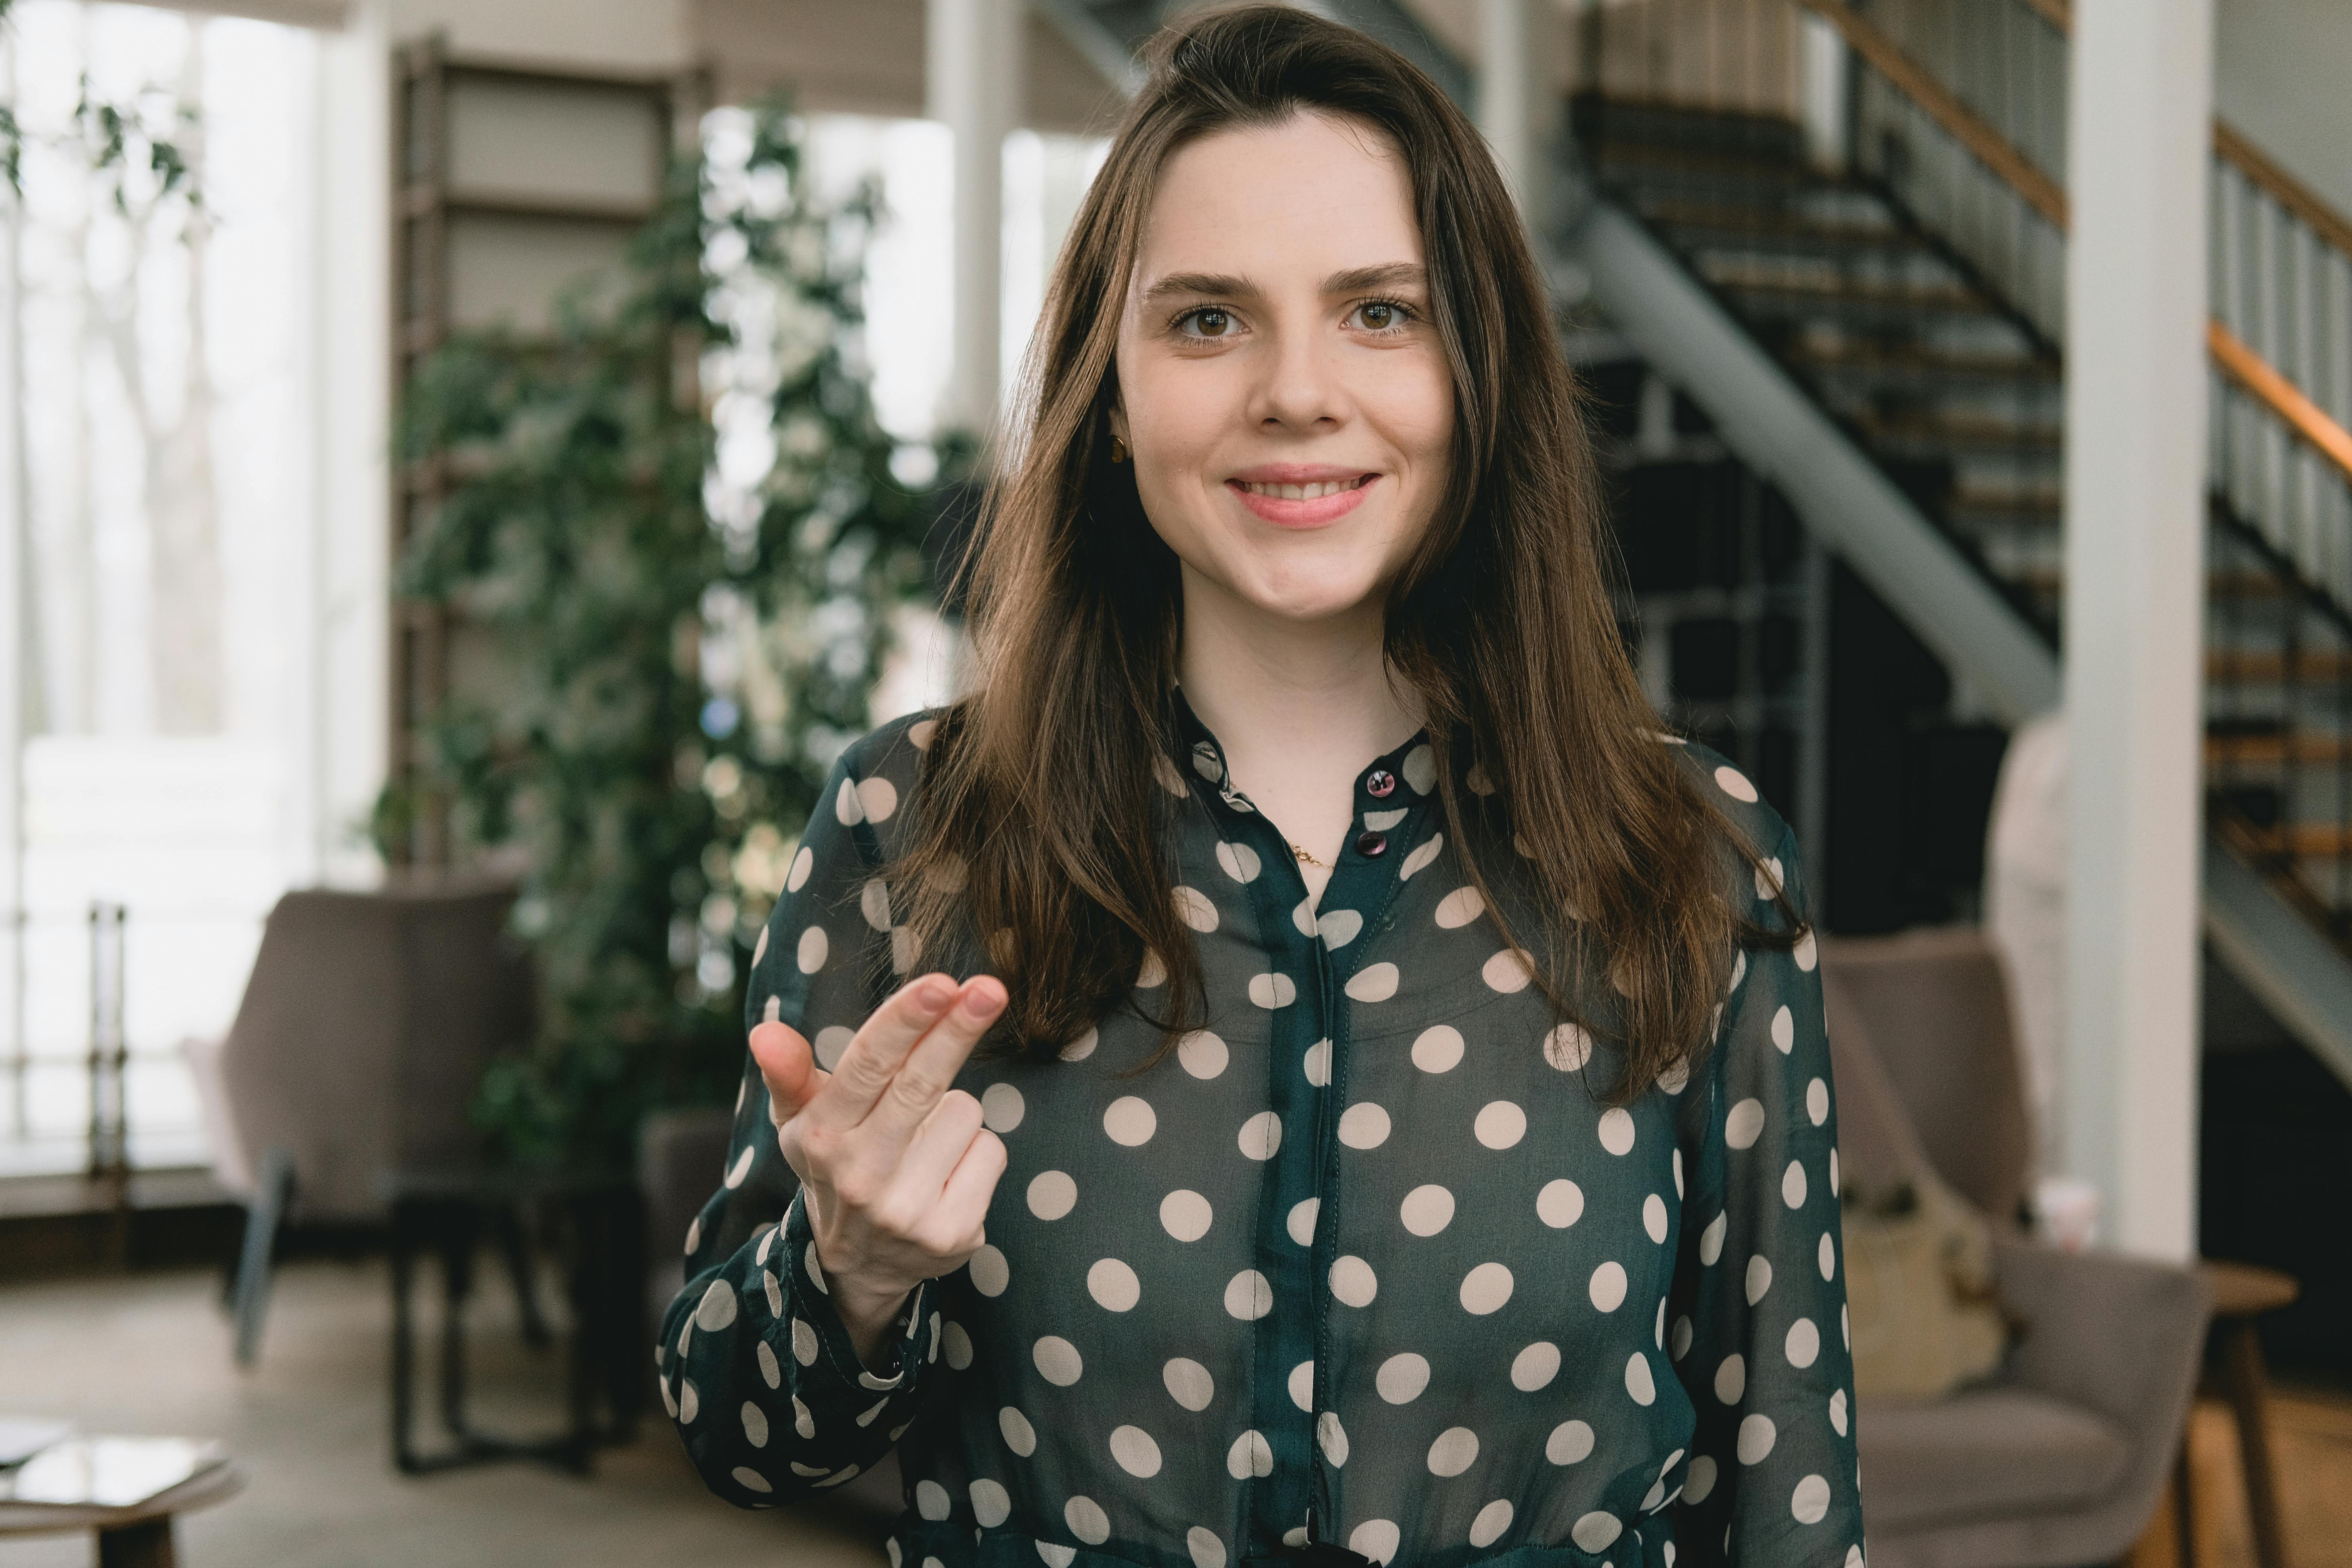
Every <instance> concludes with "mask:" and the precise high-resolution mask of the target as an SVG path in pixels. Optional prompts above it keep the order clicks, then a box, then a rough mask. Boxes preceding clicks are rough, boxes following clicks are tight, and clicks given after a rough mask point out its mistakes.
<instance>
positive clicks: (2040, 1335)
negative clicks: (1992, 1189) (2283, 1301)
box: [1993, 1237, 2213, 1449]
mask: <svg viewBox="0 0 2352 1568" xmlns="http://www.w3.org/2000/svg"><path fill="white" fill-rule="evenodd" d="M1993 1267H1994V1269H1995V1272H1996V1277H1997V1279H1998V1280H1999V1287H2000V1300H2001V1305H2002V1306H2003V1307H2005V1308H2007V1309H2008V1310H2010V1311H2011V1313H2013V1314H2015V1315H2016V1316H2017V1317H2019V1318H2021V1319H2023V1320H2024V1321H2025V1325H2026V1327H2025V1331H2024V1335H2023V1338H2022V1339H2021V1342H2019V1344H2018V1347H2017V1349H2016V1351H2015V1352H2014V1353H2013V1354H2012V1356H2011V1361H2010V1366H2009V1379H2010V1381H2011V1382H2014V1383H2018V1384H2024V1385H2025V1386H2027V1387H2030V1388H2034V1389H2038V1390H2040V1391H2041V1392H2042V1393H2044V1394H2053V1395H2055V1396H2057V1397H2058V1398H2061V1399H2064V1400H2067V1401H2068V1402H2070V1403H2072V1404H2075V1405H2083V1406H2085V1407H2087V1408H2089V1409H2092V1410H2095V1411H2097V1412H2098V1413H2099V1414H2100V1415H2105V1416H2106V1417H2107V1418H2108V1419H2109V1420H2112V1421H2114V1422H2116V1423H2117V1424H2118V1425H2119V1426H2123V1427H2124V1428H2125V1429H2126V1430H2127V1431H2130V1432H2133V1433H2135V1434H2140V1433H2160V1434H2161V1435H2162V1436H2163V1437H2164V1439H2165V1444H2164V1446H2165V1447H2167V1449H2169V1447H2170V1444H2171V1441H2172V1440H2173V1439H2174V1438H2175V1437H2177V1436H2179V1428H2180V1423H2181V1421H2182V1419H2183V1418H2184V1416H2185V1415H2186V1413H2187V1411H2188V1408H2189V1395H2190V1394H2192V1393H2193V1392H2194V1391H2195V1388H2196V1385H2197V1373H2198V1368H2199V1366H2200V1364H2201V1363H2202V1361H2203V1358H2204V1347H2205V1326H2206V1323H2207V1321H2208V1320H2209V1319H2210V1317H2211V1315H2212V1310H2213V1292H2212V1288H2211V1287H2210V1286H2209V1285H2208V1284H2207V1283H2206V1281H2205V1278H2204V1276H2203V1275H2201V1274H2200V1273H2198V1272H2197V1271H2196V1270H2195V1269H2192V1268H2177V1267H2174V1266H2172V1265H2168V1264H2162V1263H2151V1262H2147V1261H2143V1260H2141V1259H2138V1258H2121V1257H2117V1256H2115V1255H2114V1254H2107V1253H2068V1252H2059V1251H2056V1250H2054V1249H2053V1248H2051V1247H2042V1246H2037V1245H2035V1244H2033V1243H2032V1242H2029V1241H2024V1240H2021V1239H2016V1238H2011V1237H2002V1238H1999V1239H1997V1240H1996V1241H1995V1242H1994V1244H1993Z"/></svg>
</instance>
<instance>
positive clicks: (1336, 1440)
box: [1315, 1410, 1348, 1467]
mask: <svg viewBox="0 0 2352 1568" xmlns="http://www.w3.org/2000/svg"><path fill="white" fill-rule="evenodd" d="M1315 1446H1316V1447H1318V1448H1320V1449H1322V1450H1323V1457H1324V1458H1326V1459H1328V1460H1329V1461H1330V1462H1331V1464H1332V1465H1333V1466H1334V1467H1337V1466H1340V1465H1344V1464H1346V1463H1347V1462H1348V1429H1347V1428H1346V1427H1345V1426H1340V1425H1339V1415H1338V1414H1337V1413H1335V1412H1333V1411H1329V1410H1326V1411H1325V1412H1323V1414H1322V1415H1318V1416H1317V1417H1316V1418H1315Z"/></svg>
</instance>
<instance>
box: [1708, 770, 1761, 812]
mask: <svg viewBox="0 0 2352 1568" xmlns="http://www.w3.org/2000/svg"><path fill="white" fill-rule="evenodd" d="M1715 783H1716V787H1717V788H1718V789H1720V790H1722V791H1723V793H1724V794H1726V795H1729V796H1730V797H1731V798H1732V799H1734V800H1744V801H1747V802H1748V803H1750V804H1751V805H1752V804H1753V803H1754V802H1755V799H1756V786H1755V785H1754V784H1749V783H1748V776H1747V775H1746V774H1745V773H1741V772H1740V771H1739V770H1738V768H1734V767H1720V768H1717V769H1716V770H1715Z"/></svg>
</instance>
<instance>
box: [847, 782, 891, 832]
mask: <svg viewBox="0 0 2352 1568" xmlns="http://www.w3.org/2000/svg"><path fill="white" fill-rule="evenodd" d="M857 805H858V809H859V810H861V811H863V812H864V813H865V814H866V821H868V822H887V821H889V820H890V814H891V813H892V812H894V811H897V810H898V785H896V784H892V783H891V782H890V781H889V780H888V779H885V778H871V779H865V780H862V781H860V782H859V784H858V785H857Z"/></svg>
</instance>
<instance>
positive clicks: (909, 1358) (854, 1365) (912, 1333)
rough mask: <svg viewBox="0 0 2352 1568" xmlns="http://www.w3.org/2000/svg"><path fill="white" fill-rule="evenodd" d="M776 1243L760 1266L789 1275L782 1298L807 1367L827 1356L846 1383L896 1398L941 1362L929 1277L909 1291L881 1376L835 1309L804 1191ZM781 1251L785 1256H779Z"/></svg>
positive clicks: (886, 1345)
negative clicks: (927, 1364)
mask: <svg viewBox="0 0 2352 1568" xmlns="http://www.w3.org/2000/svg"><path fill="white" fill-rule="evenodd" d="M777 1237H781V1240H778V1239H777ZM771 1241H772V1243H773V1247H771V1248H769V1249H767V1250H768V1251H769V1253H770V1255H769V1256H768V1257H767V1258H763V1259H762V1260H761V1267H762V1268H765V1269H766V1270H767V1272H768V1273H769V1274H771V1275H775V1274H778V1273H780V1272H782V1273H788V1275H789V1277H790V1280H791V1289H789V1290H787V1291H785V1292H783V1295H784V1299H785V1300H787V1301H789V1302H790V1303H791V1306H792V1310H793V1318H792V1322H791V1335H792V1350H793V1359H794V1360H796V1361H798V1362H799V1363H801V1364H802V1365H803V1366H808V1365H810V1364H812V1363H814V1362H815V1360H816V1358H817V1357H818V1356H819V1355H822V1356H824V1359H825V1362H826V1363H827V1364H828V1366H829V1367H830V1369H831V1370H832V1372H833V1373H834V1375H835V1376H836V1377H838V1378H840V1379H841V1380H842V1381H843V1382H844V1383H846V1384H851V1385H852V1386H855V1387H857V1388H862V1389H866V1390H867V1391H868V1392H870V1393H875V1394H891V1393H895V1392H897V1391H898V1390H900V1389H903V1388H906V1387H908V1386H909V1385H911V1384H913V1383H914V1381H915V1378H916V1375H917V1373H919V1370H920V1368H921V1366H922V1364H923V1362H924V1360H925V1359H926V1358H927V1357H928V1359H931V1360H936V1359H938V1356H939V1339H940V1323H939V1312H938V1310H936V1307H935V1305H934V1303H935V1300H936V1298H937V1293H938V1289H939V1281H938V1280H936V1279H926V1280H924V1281H923V1282H922V1283H921V1284H920V1285H919V1286H917V1287H916V1288H915V1289H913V1290H911V1291H909V1292H908V1295H907V1300H905V1301H904V1302H903V1303H902V1304H901V1305H900V1307H899V1309H898V1317H897V1319H895V1320H894V1328H895V1331H894V1332H893V1333H892V1334H891V1336H890V1337H889V1338H888V1339H887V1340H885V1341H884V1342H883V1343H882V1346H881V1353H882V1354H884V1355H885V1356H886V1357H887V1360H886V1362H885V1363H884V1365H883V1368H882V1370H881V1371H880V1372H879V1373H876V1372H873V1371H869V1370H868V1369H867V1367H866V1363H864V1362H863V1361H861V1360H859V1359H858V1354H857V1347H856V1345H854V1344H852V1343H851V1342H850V1339H849V1330H848V1327H847V1326H846V1325H845V1324H844V1323H843V1322H842V1321H841V1314H840V1313H839V1312H837V1311H835V1310H834V1305H833V1296H832V1294H831V1291H830V1288H829V1287H828V1286H827V1284H826V1281H825V1278H824V1269H823V1268H822V1267H821V1266H820V1265H819V1264H818V1262H817V1255H816V1234H815V1232H814V1229H813V1228H812V1227H811V1226H810V1225H809V1219H808V1210H807V1208H806V1206H805V1205H803V1203H802V1201H801V1194H799V1193H797V1192H795V1193H794V1194H793V1202H792V1206H791V1207H790V1208H788V1209H786V1210H785V1211H784V1222H783V1224H782V1226H780V1227H779V1229H778V1231H777V1232H776V1234H775V1236H774V1237H771ZM779 1249H780V1250H781V1251H782V1257H777V1256H775V1252H776V1250H779Z"/></svg>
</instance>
